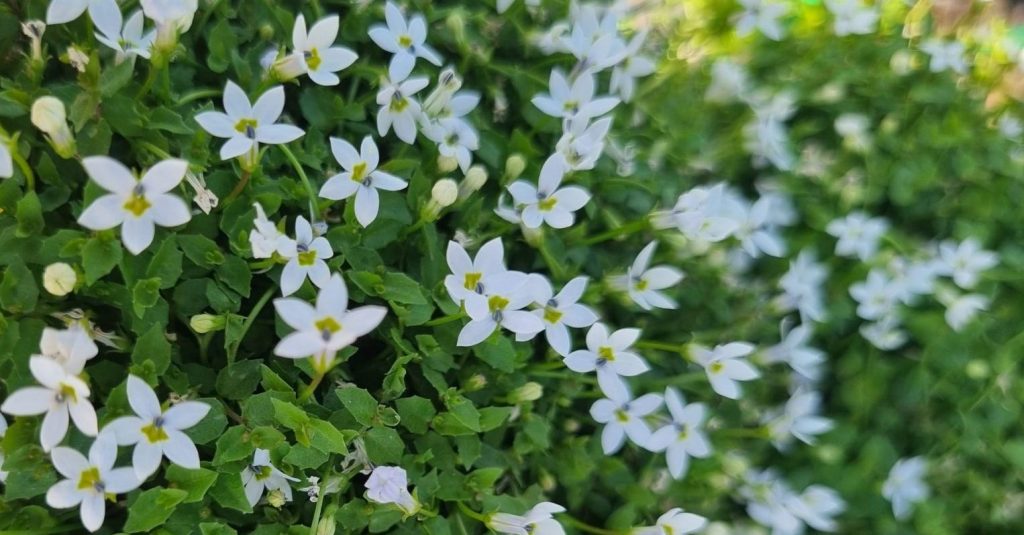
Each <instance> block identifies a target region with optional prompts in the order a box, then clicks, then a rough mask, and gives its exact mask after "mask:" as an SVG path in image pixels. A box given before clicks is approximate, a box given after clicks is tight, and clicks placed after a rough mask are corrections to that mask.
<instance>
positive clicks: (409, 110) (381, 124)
mask: <svg viewBox="0 0 1024 535" xmlns="http://www.w3.org/2000/svg"><path fill="white" fill-rule="evenodd" d="M408 75H409V73H402V72H398V71H396V70H395V69H394V64H393V63H392V68H391V69H389V70H388V79H387V80H385V83H384V86H383V87H381V89H380V91H378V92H377V104H378V105H379V106H380V110H379V111H378V112H377V133H378V134H379V135H381V136H382V137H383V136H384V135H386V134H387V133H388V132H389V131H390V130H391V128H392V127H393V128H394V129H395V135H396V136H398V139H401V140H402V141H404V142H406V143H408V144H410V145H411V144H413V142H415V141H416V132H417V128H416V120H417V119H418V118H419V116H420V103H419V102H417V101H416V99H414V98H412V96H413V95H415V94H416V93H418V92H419V91H421V90H422V89H423V88H424V87H427V85H428V84H429V83H430V81H429V80H427V79H426V78H424V77H417V78H409V79H406V77H407V76H408Z"/></svg>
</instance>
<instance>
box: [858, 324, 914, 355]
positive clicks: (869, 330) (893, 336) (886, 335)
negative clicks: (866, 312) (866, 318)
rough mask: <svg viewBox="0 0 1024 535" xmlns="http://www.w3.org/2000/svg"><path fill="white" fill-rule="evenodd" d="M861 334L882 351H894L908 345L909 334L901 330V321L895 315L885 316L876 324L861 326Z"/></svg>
mask: <svg viewBox="0 0 1024 535" xmlns="http://www.w3.org/2000/svg"><path fill="white" fill-rule="evenodd" d="M860 334H861V336H863V337H864V339H865V340H867V341H868V342H870V343H871V345H873V346H875V347H877V348H878V349H881V350H882V351H892V350H893V349H897V348H899V347H901V346H903V344H905V343H907V333H906V331H904V330H903V329H901V328H900V320H899V318H897V317H896V316H895V315H889V316H884V317H882V318H881V319H879V320H878V321H876V322H874V323H868V324H865V325H861V326H860Z"/></svg>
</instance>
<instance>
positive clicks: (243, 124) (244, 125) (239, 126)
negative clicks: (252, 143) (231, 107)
mask: <svg viewBox="0 0 1024 535" xmlns="http://www.w3.org/2000/svg"><path fill="white" fill-rule="evenodd" d="M257 124H258V123H257V122H256V119H242V120H241V121H238V122H237V123H235V130H238V131H239V132H241V133H243V134H244V133H246V132H247V131H248V130H249V129H250V128H253V129H255V128H256V125H257Z"/></svg>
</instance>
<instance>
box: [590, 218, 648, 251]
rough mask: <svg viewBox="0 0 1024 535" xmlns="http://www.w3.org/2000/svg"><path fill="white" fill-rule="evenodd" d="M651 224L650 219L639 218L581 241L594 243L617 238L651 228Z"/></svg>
mask: <svg viewBox="0 0 1024 535" xmlns="http://www.w3.org/2000/svg"><path fill="white" fill-rule="evenodd" d="M650 226H651V223H650V221H648V220H647V218H646V217H645V218H643V219H638V220H636V221H632V222H630V223H626V224H625V225H622V226H620V227H618V228H613V229H611V230H609V231H606V232H602V233H601V234H598V235H596V236H591V237H589V238H587V239H585V240H583V241H582V242H580V243H581V244H583V245H593V244H595V243H601V242H603V241H607V240H610V239H612V238H617V237H619V236H624V235H627V234H633V233H634V232H641V231H644V230H647V229H649V228H650Z"/></svg>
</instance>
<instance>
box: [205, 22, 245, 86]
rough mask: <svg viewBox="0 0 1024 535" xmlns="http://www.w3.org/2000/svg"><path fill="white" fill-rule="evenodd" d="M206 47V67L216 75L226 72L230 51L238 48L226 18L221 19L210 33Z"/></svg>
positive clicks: (229, 62) (235, 37)
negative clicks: (207, 52) (207, 50)
mask: <svg viewBox="0 0 1024 535" xmlns="http://www.w3.org/2000/svg"><path fill="white" fill-rule="evenodd" d="M207 46H208V47H209V54H207V55H206V65H207V66H208V67H210V70H211V71H213V72H216V73H222V72H224V71H226V70H228V67H229V66H230V65H231V51H232V50H235V49H237V48H238V37H237V36H236V35H235V29H234V28H232V27H231V24H230V23H229V22H228V19H227V18H221V19H220V21H219V22H217V24H216V25H215V26H214V27H213V29H212V30H211V31H210V37H209V39H207Z"/></svg>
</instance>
